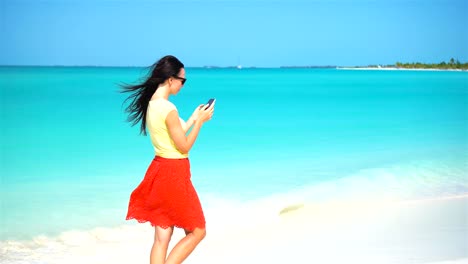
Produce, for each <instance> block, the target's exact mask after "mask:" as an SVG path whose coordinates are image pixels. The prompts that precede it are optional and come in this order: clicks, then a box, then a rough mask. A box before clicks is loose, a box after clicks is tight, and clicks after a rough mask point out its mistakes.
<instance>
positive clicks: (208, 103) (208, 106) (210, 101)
mask: <svg viewBox="0 0 468 264" xmlns="http://www.w3.org/2000/svg"><path fill="white" fill-rule="evenodd" d="M214 100H215V99H214V98H211V99H210V100H208V102H207V103H206V104H205V105H206V106H205V109H208V108H210V106H211V104H212V103H213V102H214Z"/></svg>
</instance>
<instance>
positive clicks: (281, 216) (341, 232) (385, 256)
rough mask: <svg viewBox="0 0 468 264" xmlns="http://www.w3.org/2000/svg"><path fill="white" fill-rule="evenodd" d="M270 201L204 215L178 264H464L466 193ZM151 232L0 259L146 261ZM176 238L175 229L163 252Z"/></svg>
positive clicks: (84, 238) (45, 241)
mask: <svg viewBox="0 0 468 264" xmlns="http://www.w3.org/2000/svg"><path fill="white" fill-rule="evenodd" d="M273 202H276V201H275V200H274V199H269V200H264V201H259V202H258V203H255V204H251V205H250V206H248V207H244V208H241V207H238V206H231V205H229V204H228V203H226V206H224V207H223V208H218V209H216V210H214V209H213V210H211V211H210V210H207V211H206V216H207V222H208V225H207V237H206V239H205V240H204V241H202V243H201V244H200V246H199V247H198V248H197V249H196V251H195V252H194V253H193V254H192V255H191V256H190V257H189V258H188V259H187V260H186V262H184V263H188V264H190V263H233V264H234V263H440V264H442V263H447V264H448V263H468V194H467V195H462V196H457V197H450V198H442V199H427V200H413V201H404V202H402V201H393V202H391V201H390V202H385V203H383V202H381V201H380V202H379V201H369V202H351V201H345V200H342V201H335V202H326V203H311V202H307V203H305V204H301V203H294V204H290V207H286V208H288V209H286V210H281V209H280V207H281V208H283V209H284V208H285V207H284V206H283V205H281V206H280V207H279V206H278V203H273ZM280 212H282V213H280ZM152 230H153V229H152V228H151V226H150V225H148V224H136V223H132V224H128V225H124V226H121V227H119V228H98V229H94V230H91V231H87V232H82V231H76V232H67V233H64V234H62V235H61V236H59V237H56V238H46V237H42V238H41V237H38V238H36V240H35V242H34V243H30V244H19V243H18V242H10V243H5V244H3V245H2V247H1V248H2V252H1V253H2V254H1V255H2V256H3V257H0V259H2V263H51V264H52V263H96V264H98V263H122V264H123V263H148V252H149V249H150V247H151V243H152V236H153V231H152ZM182 235H183V232H182V231H181V230H176V231H175V234H174V237H173V241H172V242H171V245H170V247H173V245H174V242H175V241H177V240H178V239H179V238H180V237H181V236H182ZM13 251H14V252H13ZM12 253H14V254H12ZM5 256H9V257H8V258H7V257H5Z"/></svg>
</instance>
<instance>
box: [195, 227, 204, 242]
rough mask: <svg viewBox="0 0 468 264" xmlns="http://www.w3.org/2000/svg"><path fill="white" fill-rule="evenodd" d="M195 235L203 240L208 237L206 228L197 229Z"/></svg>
mask: <svg viewBox="0 0 468 264" xmlns="http://www.w3.org/2000/svg"><path fill="white" fill-rule="evenodd" d="M193 234H194V235H195V236H196V237H197V238H198V239H199V240H202V239H204V238H205V237H206V228H195V230H193Z"/></svg>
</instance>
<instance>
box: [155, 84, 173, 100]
mask: <svg viewBox="0 0 468 264" xmlns="http://www.w3.org/2000/svg"><path fill="white" fill-rule="evenodd" d="M156 98H163V99H166V100H168V99H169V86H168V85H167V84H161V85H159V86H158V89H156V92H154V94H153V96H152V97H151V99H156Z"/></svg>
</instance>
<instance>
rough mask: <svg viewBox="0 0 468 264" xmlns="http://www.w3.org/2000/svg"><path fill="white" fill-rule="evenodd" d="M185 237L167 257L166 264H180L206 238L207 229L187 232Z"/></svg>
mask: <svg viewBox="0 0 468 264" xmlns="http://www.w3.org/2000/svg"><path fill="white" fill-rule="evenodd" d="M185 235H186V236H185V237H184V238H182V239H181V240H180V241H179V243H177V245H175V246H174V248H173V249H172V251H171V253H169V256H168V257H167V260H166V264H180V263H182V261H184V260H185V259H186V258H187V257H188V256H189V255H190V253H192V251H193V250H194V249H195V247H196V246H197V245H198V244H199V243H200V241H202V239H203V238H205V236H206V229H204V228H203V229H202V228H195V229H194V230H193V231H189V230H185Z"/></svg>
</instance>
